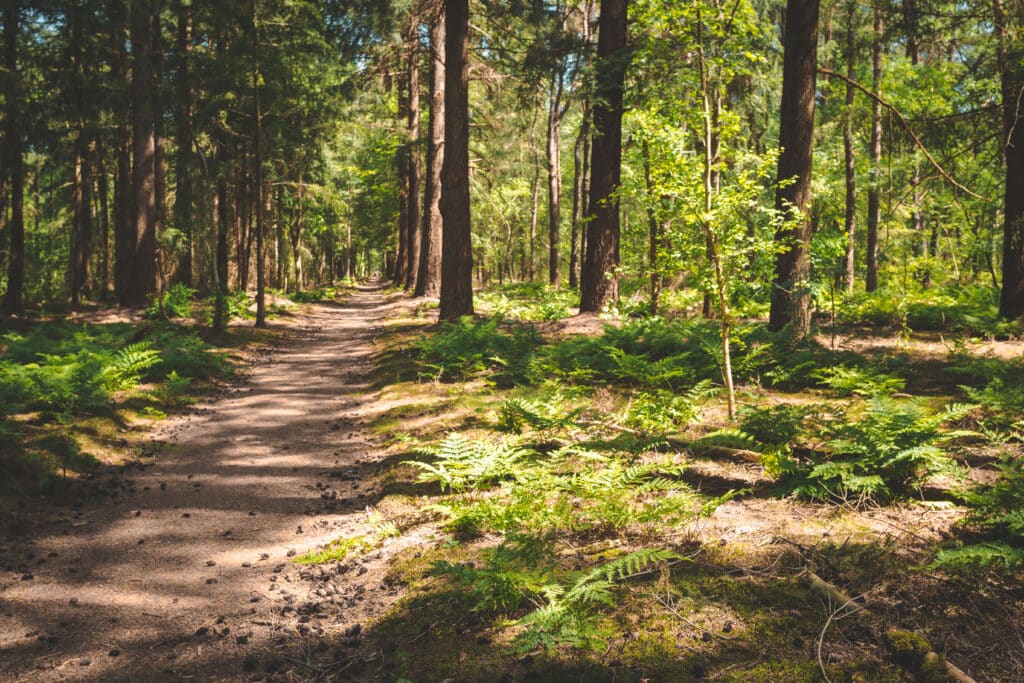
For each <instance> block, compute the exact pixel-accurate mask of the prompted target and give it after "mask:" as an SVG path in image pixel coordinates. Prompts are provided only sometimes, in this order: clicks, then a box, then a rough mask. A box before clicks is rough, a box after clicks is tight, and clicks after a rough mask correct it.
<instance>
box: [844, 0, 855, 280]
mask: <svg viewBox="0 0 1024 683" xmlns="http://www.w3.org/2000/svg"><path fill="white" fill-rule="evenodd" d="M856 20H857V0H849V7H848V12H847V15H846V77H847V78H848V79H849V81H847V83H846V99H845V100H844V104H845V107H846V111H845V112H844V114H843V158H844V160H845V162H846V163H845V169H846V207H845V214H844V219H843V223H844V225H843V228H844V231H845V233H846V267H845V268H844V284H845V286H846V292H847V293H848V294H852V293H853V285H854V280H855V279H856V275H857V260H856V259H857V251H856V249H857V159H856V155H855V147H854V144H853V102H854V93H855V88H854V86H853V83H851V82H850V81H852V80H854V78H855V77H856V75H857V69H856V67H857V65H856V59H857V54H856V49H857V47H856V46H857V44H856V42H855V41H856Z"/></svg>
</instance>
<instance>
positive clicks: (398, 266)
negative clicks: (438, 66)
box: [392, 66, 412, 285]
mask: <svg viewBox="0 0 1024 683" xmlns="http://www.w3.org/2000/svg"><path fill="white" fill-rule="evenodd" d="M398 119H399V121H402V122H407V121H408V120H409V69H408V66H406V69H405V70H404V71H403V72H402V74H401V77H400V78H399V79H398ZM411 156H412V150H410V149H409V144H408V140H406V143H405V144H402V145H399V146H398V149H397V150H396V151H395V166H396V167H397V168H398V174H399V186H398V226H397V229H398V251H397V252H396V253H395V271H394V273H392V279H393V280H394V283H395V284H396V285H404V284H405V276H406V273H407V270H408V265H409V213H410V212H409V205H410V201H409V200H410V194H409V191H410V189H411V188H410V185H411V180H412V177H411V169H412V166H411V164H410V163H409V160H410V158H411Z"/></svg>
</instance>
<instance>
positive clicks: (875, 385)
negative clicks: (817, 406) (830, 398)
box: [812, 365, 906, 396]
mask: <svg viewBox="0 0 1024 683" xmlns="http://www.w3.org/2000/svg"><path fill="white" fill-rule="evenodd" d="M812 375H813V376H814V377H815V378H817V379H818V380H819V381H820V382H821V383H822V384H823V385H825V386H826V387H828V388H829V389H831V390H832V391H834V392H836V393H837V394H838V395H839V396H854V395H856V396H889V395H891V394H894V393H896V392H897V391H902V390H903V387H905V386H906V381H905V380H903V379H902V378H900V377H894V376H892V375H888V374H886V373H884V372H879V371H877V370H873V369H871V368H862V367H850V366H847V365H836V366H833V367H830V368H823V369H821V370H816V371H814V372H813V373H812Z"/></svg>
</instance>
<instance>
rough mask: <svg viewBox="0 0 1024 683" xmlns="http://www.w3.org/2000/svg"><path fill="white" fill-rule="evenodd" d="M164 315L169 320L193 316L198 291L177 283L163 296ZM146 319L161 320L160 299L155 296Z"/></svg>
mask: <svg viewBox="0 0 1024 683" xmlns="http://www.w3.org/2000/svg"><path fill="white" fill-rule="evenodd" d="M162 298H163V315H164V316H166V317H168V318H188V317H190V316H191V315H192V304H193V302H194V301H195V299H196V290H194V289H192V288H191V287H189V286H188V285H185V284H182V283H180V282H176V283H174V284H173V285H171V286H170V287H168V288H167V291H166V292H163V294H162ZM146 317H148V318H159V317H161V311H160V297H158V296H157V295H153V300H152V301H151V302H150V304H149V308H147V309H146Z"/></svg>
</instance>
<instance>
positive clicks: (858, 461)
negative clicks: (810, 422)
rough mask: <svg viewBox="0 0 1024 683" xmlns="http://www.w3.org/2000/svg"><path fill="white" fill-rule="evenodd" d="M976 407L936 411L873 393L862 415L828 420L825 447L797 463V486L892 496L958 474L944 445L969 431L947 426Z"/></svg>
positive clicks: (812, 491)
mask: <svg viewBox="0 0 1024 683" xmlns="http://www.w3.org/2000/svg"><path fill="white" fill-rule="evenodd" d="M972 408H973V406H969V405H961V404H953V405H948V406H946V407H945V409H944V410H942V411H940V412H936V413H932V412H929V411H927V410H926V409H925V408H924V406H923V405H922V404H921V403H920V402H918V401H895V400H892V399H889V398H883V397H877V396H876V397H872V398H870V399H868V401H867V405H866V409H865V411H864V414H863V415H862V416H860V417H859V418H858V419H855V420H853V421H850V422H843V421H836V422H832V423H825V424H824V425H823V428H822V434H821V438H822V440H823V450H822V451H820V452H817V453H815V454H814V455H813V456H812V458H811V460H810V461H809V462H802V463H799V464H798V465H797V466H796V467H795V468H794V471H795V473H796V474H797V484H796V487H795V489H796V491H797V492H798V493H800V494H801V495H804V496H807V497H810V498H830V497H831V498H839V499H842V500H846V499H848V498H849V497H850V496H854V497H858V496H860V497H867V498H872V497H881V498H891V497H893V496H897V495H902V494H905V493H907V492H909V491H910V490H911V489H912V488H913V487H914V486H916V485H917V484H918V483H919V482H921V481H924V480H926V479H928V478H929V477H932V476H934V475H937V474H948V475H956V474H958V469H957V467H956V465H955V463H954V461H953V460H952V459H951V458H950V457H949V456H948V455H947V454H946V453H945V452H944V451H943V450H942V448H941V447H940V446H941V444H942V443H943V442H945V441H947V440H949V439H951V438H955V437H958V436H963V435H965V434H966V433H965V432H960V431H946V430H944V429H942V427H943V425H945V424H948V423H950V422H955V421H957V420H959V419H961V418H962V417H963V416H964V415H966V414H967V413H968V412H969V411H970V410H971V409H972Z"/></svg>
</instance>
